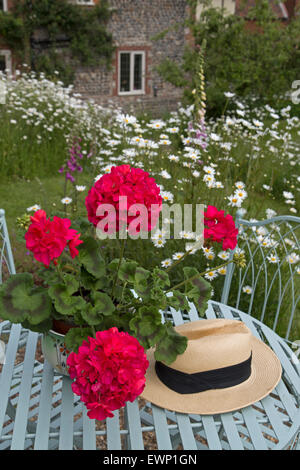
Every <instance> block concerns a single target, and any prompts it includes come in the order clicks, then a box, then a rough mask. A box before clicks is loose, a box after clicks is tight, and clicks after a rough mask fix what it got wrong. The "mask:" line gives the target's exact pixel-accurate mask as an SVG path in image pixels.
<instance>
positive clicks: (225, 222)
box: [204, 206, 239, 250]
mask: <svg viewBox="0 0 300 470" xmlns="http://www.w3.org/2000/svg"><path fill="white" fill-rule="evenodd" d="M204 225H205V227H206V228H204V239H206V240H211V241H213V242H217V243H222V248H223V250H227V249H228V248H230V249H231V250H233V249H234V248H235V247H236V245H237V235H238V232H239V231H238V229H237V228H236V226H235V223H234V220H233V218H232V216H231V215H230V214H227V215H226V216H224V211H218V209H217V208H216V207H214V206H208V207H207V211H206V212H204Z"/></svg>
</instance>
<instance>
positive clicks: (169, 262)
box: [161, 258, 173, 268]
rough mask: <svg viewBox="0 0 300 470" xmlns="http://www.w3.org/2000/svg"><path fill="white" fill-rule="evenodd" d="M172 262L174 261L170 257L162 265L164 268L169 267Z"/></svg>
mask: <svg viewBox="0 0 300 470" xmlns="http://www.w3.org/2000/svg"><path fill="white" fill-rule="evenodd" d="M172 263H173V261H172V260H171V259H170V258H167V259H165V260H163V261H162V262H161V265H162V267H163V268H168V267H169V266H171V264H172Z"/></svg>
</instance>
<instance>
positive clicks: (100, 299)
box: [92, 292, 115, 316]
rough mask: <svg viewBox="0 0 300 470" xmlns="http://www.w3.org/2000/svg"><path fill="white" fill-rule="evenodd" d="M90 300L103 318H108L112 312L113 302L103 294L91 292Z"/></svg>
mask: <svg viewBox="0 0 300 470" xmlns="http://www.w3.org/2000/svg"><path fill="white" fill-rule="evenodd" d="M92 299H93V301H94V303H95V308H96V309H97V310H98V312H100V313H102V314H103V315H104V316H109V315H111V314H112V313H113V312H114V310H115V306H114V304H113V301H112V300H111V298H110V297H109V295H107V294H105V293H104V292H93V293H92Z"/></svg>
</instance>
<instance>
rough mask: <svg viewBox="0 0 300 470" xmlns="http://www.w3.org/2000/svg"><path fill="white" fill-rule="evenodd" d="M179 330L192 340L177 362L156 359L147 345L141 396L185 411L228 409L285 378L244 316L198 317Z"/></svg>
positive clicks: (258, 395) (252, 400)
mask: <svg viewBox="0 0 300 470" xmlns="http://www.w3.org/2000/svg"><path fill="white" fill-rule="evenodd" d="M175 330H176V331H177V332H178V333H179V334H182V335H184V336H186V337H187V338H188V345H187V349H186V350H185V352H184V353H183V354H181V355H179V356H177V359H176V360H175V361H174V362H173V363H172V364H170V365H166V364H164V363H162V362H157V361H156V360H155V358H154V349H150V350H148V351H147V357H148V360H149V367H148V370H147V373H146V386H145V389H144V391H143V393H142V395H141V396H142V398H144V399H145V400H147V401H150V402H152V403H154V404H155V405H158V406H160V407H162V408H166V409H168V410H172V411H177V412H180V413H191V414H203V415H207V414H210V415H211V414H219V413H226V412H230V411H234V410H237V409H240V408H243V407H245V406H248V405H251V404H253V403H255V402H257V401H259V400H261V399H262V398H264V397H265V396H267V395H268V394H269V393H270V392H271V391H272V390H273V389H274V388H275V387H276V385H277V384H278V382H279V380H280V378H281V372H282V370H281V364H280V361H279V359H278V358H277V356H276V355H275V354H274V352H273V351H272V349H270V348H269V346H267V345H266V344H265V343H263V342H262V341H261V340H259V339H257V338H256V337H254V336H253V335H252V333H251V331H250V330H249V328H248V327H247V326H246V325H245V324H244V323H243V322H241V321H239V320H227V319H214V320H198V321H194V322H189V323H184V324H183V325H180V326H178V327H175Z"/></svg>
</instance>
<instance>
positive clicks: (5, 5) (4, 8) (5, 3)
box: [2, 0, 7, 11]
mask: <svg viewBox="0 0 300 470" xmlns="http://www.w3.org/2000/svg"><path fill="white" fill-rule="evenodd" d="M2 11H7V0H3V10H2Z"/></svg>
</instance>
